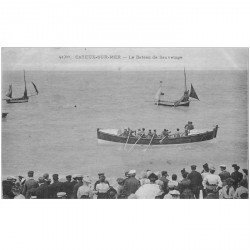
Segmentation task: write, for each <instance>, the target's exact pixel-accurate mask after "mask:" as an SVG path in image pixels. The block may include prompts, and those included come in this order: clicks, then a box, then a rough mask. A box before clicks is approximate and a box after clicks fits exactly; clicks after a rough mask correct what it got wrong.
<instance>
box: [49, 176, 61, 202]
mask: <svg viewBox="0 0 250 250" xmlns="http://www.w3.org/2000/svg"><path fill="white" fill-rule="evenodd" d="M52 178H53V183H52V184H50V185H49V186H48V194H49V198H50V199H57V193H58V192H62V191H63V183H62V182H59V178H58V174H53V175H52Z"/></svg>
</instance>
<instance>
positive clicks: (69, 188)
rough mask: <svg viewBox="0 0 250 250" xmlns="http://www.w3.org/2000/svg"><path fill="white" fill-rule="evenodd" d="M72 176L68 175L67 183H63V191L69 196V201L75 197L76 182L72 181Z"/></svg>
mask: <svg viewBox="0 0 250 250" xmlns="http://www.w3.org/2000/svg"><path fill="white" fill-rule="evenodd" d="M71 178H72V176H71V175H67V176H66V182H64V183H63V191H64V192H65V193H66V195H67V199H71V198H72V195H73V188H74V186H75V184H76V183H75V182H73V181H71Z"/></svg>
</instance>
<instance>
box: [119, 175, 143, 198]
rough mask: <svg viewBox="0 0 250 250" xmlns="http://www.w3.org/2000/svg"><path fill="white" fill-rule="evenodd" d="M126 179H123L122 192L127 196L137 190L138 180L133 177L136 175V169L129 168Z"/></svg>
mask: <svg viewBox="0 0 250 250" xmlns="http://www.w3.org/2000/svg"><path fill="white" fill-rule="evenodd" d="M128 175H129V177H128V179H126V180H125V181H124V189H123V190H124V191H123V192H124V194H125V195H126V196H127V197H128V196H130V195H131V194H135V192H136V191H137V190H138V188H139V187H140V181H139V180H137V179H136V178H135V176H136V171H135V170H130V171H129V172H128Z"/></svg>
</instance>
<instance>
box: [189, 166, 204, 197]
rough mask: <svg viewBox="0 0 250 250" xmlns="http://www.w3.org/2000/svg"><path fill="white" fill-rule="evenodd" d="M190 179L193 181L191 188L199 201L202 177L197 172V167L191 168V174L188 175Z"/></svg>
mask: <svg viewBox="0 0 250 250" xmlns="http://www.w3.org/2000/svg"><path fill="white" fill-rule="evenodd" d="M188 179H189V180H190V181H191V183H190V188H191V190H192V192H193V193H194V195H195V198H196V199H199V194H200V190H201V189H202V176H201V174H200V173H199V172H197V171H196V166H195V165H192V166H191V173H190V174H189V175H188Z"/></svg>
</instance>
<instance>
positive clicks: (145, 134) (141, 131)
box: [120, 122, 194, 139]
mask: <svg viewBox="0 0 250 250" xmlns="http://www.w3.org/2000/svg"><path fill="white" fill-rule="evenodd" d="M184 129H185V132H184V133H182V132H180V129H179V128H177V129H176V131H175V133H173V134H171V131H169V130H168V129H164V130H163V131H162V132H161V134H157V132H156V129H154V130H153V132H152V130H151V129H149V130H148V132H146V130H145V128H142V129H140V128H139V129H138V130H131V129H130V128H127V129H124V131H123V132H122V133H121V134H120V135H121V136H125V137H128V136H132V137H138V138H140V137H141V138H146V139H151V138H160V139H167V138H179V137H182V136H188V134H189V132H190V130H192V129H194V125H193V123H192V122H188V123H187V124H186V125H185V127H184Z"/></svg>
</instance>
